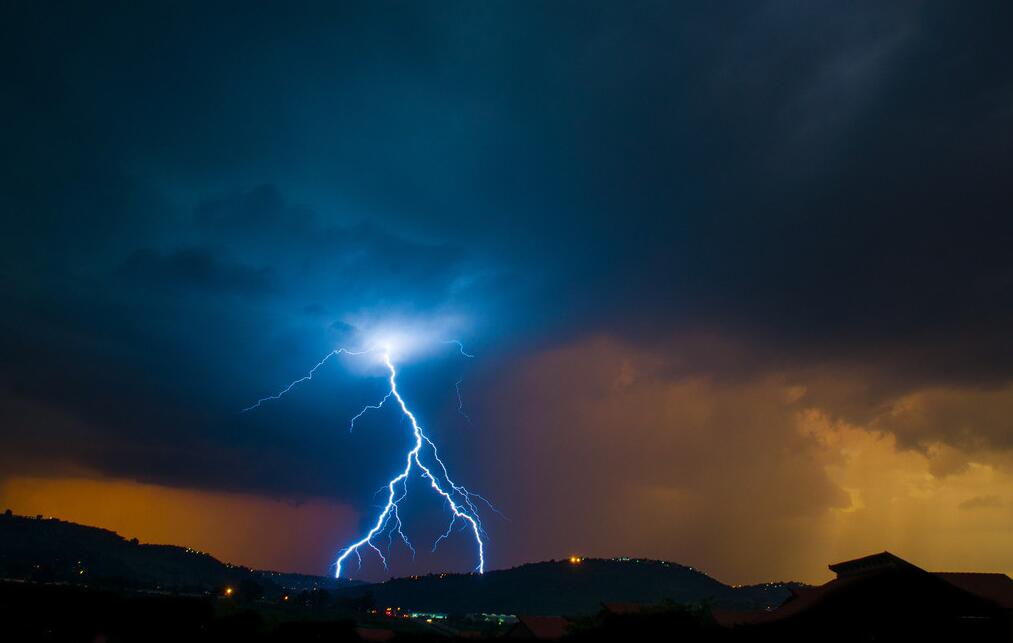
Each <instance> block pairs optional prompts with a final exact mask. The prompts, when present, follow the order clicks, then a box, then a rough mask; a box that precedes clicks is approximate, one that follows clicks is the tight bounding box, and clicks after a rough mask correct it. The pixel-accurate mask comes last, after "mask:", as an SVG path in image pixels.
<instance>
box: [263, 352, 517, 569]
mask: <svg viewBox="0 0 1013 643" xmlns="http://www.w3.org/2000/svg"><path fill="white" fill-rule="evenodd" d="M446 343H451V344H456V345H457V347H458V349H459V350H460V352H461V354H462V355H464V356H465V357H473V355H471V354H469V353H467V352H465V350H464V346H463V345H462V344H461V342H459V341H457V340H451V341H449V342H446ZM373 352H381V359H382V361H383V364H384V366H385V367H386V368H387V371H388V373H389V376H388V378H387V381H388V382H389V384H390V390H389V391H388V392H387V394H386V395H385V396H384V397H383V399H381V400H380V401H379V402H378V403H377V404H369V405H366V406H364V407H363V408H362V410H361V411H359V413H358V414H356V415H355V416H354V417H353V418H352V420H351V423H350V426H349V429H353V428H354V427H355V421H356V420H358V419H359V418H361V417H362V416H363V415H365V414H366V413H367V412H369V411H375V410H379V409H381V408H383V405H384V404H386V403H387V402H388V401H389V400H390V399H391V398H393V399H394V401H395V402H397V404H398V407H399V408H400V409H401V414H402V415H403V416H404V417H406V418H408V420H409V422H410V423H411V427H412V436H413V437H414V438H415V440H414V445H413V446H412V448H411V449H410V450H409V451H408V453H407V454H405V466H404V469H403V470H402V471H401V472H400V473H399V474H397V475H396V476H395V477H393V478H392V479H391V480H390V481H389V482H388V483H387V485H386V487H385V488H386V491H387V502H386V504H385V505H384V507H383V509H382V511H381V512H380V515H379V516H377V519H376V522H375V523H374V525H373V527H372V529H370V530H369V531H368V532H367V533H366V535H365V536H363V537H362V539H360V540H358V541H356V542H354V543H352V544H351V545H349V546H347V547H345V548H344V549H342V550H341V555H340V556H338V560H337V561H336V563H335V568H336V569H335V574H334V576H335V578H341V571H342V568H343V566H344V563H345V561H346V560H347V559H348V557H349V556H351V555H352V554H355V556H356V559H357V560H358V562H359V565H360V566H361V565H362V555H361V552H360V550H361V549H362V548H363V547H366V546H368V547H369V548H370V549H372V550H373V551H375V552H376V554H377V555H378V556H379V557H380V560H381V561H382V562H383V566H384V568H385V569H386V568H387V557H386V556H384V554H383V551H382V550H381V549H380V548H379V547H378V546H377V545H376V543H375V542H374V539H376V538H377V536H379V535H380V534H383V533H386V534H387V536H388V538H387V552H388V555H389V554H390V547H391V544H392V542H393V537H394V534H397V535H398V536H399V537H400V538H401V540H402V541H403V542H404V544H405V545H406V546H407V547H408V549H410V550H411V552H412V555H413V556H414V554H415V547H414V546H413V545H412V543H411V541H410V540H409V539H408V537H407V536H406V535H405V533H404V531H403V530H402V525H401V517H400V515H399V513H398V509H399V503H400V502H401V501H402V500H404V498H405V496H407V495H408V478H409V476H410V475H411V473H412V469H414V468H416V467H417V468H418V470H419V472H420V473H421V475H422V477H423V478H424V479H426V480H428V481H429V485H430V487H432V489H433V491H435V492H436V493H437V494H438V495H439V496H441V497H442V498H443V499H444V500H445V501H446V503H447V508H448V510H449V511H450V514H451V516H450V524H449V525H448V526H447V530H446V531H445V532H444V533H443V534H442V535H441V536H440V537H439V538H437V539H436V542H434V543H433V551H435V550H436V547H437V545H439V544H440V542H441V541H442V540H445V539H446V538H449V537H450V534H451V533H452V532H453V530H454V527H455V526H456V525H457V524H458V521H461V524H462V528H463V529H464V530H466V531H470V532H471V534H472V536H473V537H474V539H475V545H476V547H477V550H478V564H477V565H476V566H475V570H476V571H477V572H478V573H480V574H481V573H483V572H484V571H485V542H484V537H485V530H484V529H483V528H482V521H481V519H480V518H479V515H478V508H477V507H476V506H475V502H474V499H479V500H481V501H482V502H484V503H485V504H487V505H489V507H490V508H492V509H493V510H494V511H495V510H496V509H495V507H492V505H491V504H489V501H488V500H486V499H485V498H484V497H482V496H480V495H478V494H476V493H472V492H470V491H468V489H466V488H465V487H464V486H462V485H459V484H457V483H455V482H454V481H453V480H451V479H450V475H449V473H448V472H447V467H446V465H444V463H443V460H441V459H440V456H439V454H438V452H437V450H436V444H435V443H434V442H433V441H432V440H431V439H430V438H429V436H427V435H426V434H425V432H424V431H423V430H422V427H421V426H420V425H419V423H418V420H417V419H416V417H415V414H414V413H412V412H411V410H409V408H408V405H407V404H406V403H405V401H404V398H402V397H401V393H400V392H399V391H398V388H397V369H396V368H395V367H394V362H393V361H392V359H391V348H390V345H389V344H384V345H382V346H378V347H376V348H372V349H369V350H365V351H354V352H353V351H349V350H347V349H344V348H339V349H336V350H334V351H331V352H330V353H328V354H327V355H326V356H325V357H324V358H323V359H322V360H320V361H319V362H317V364H316V366H314V367H313V368H312V369H310V371H309V373H308V374H307V375H305V376H304V377H302V378H299V379H297V380H295V381H293V382H292V383H291V384H289V385H288V386H286V387H285V388H284V389H282V390H281V391H280V392H278V393H276V394H274V395H270V396H268V397H265V398H261V399H260V400H257V402H256V403H254V404H252V405H251V406H249V407H247V408H245V409H243V412H244V413H245V412H247V411H252V410H254V409H256V408H258V407H259V406H260V405H261V404H263V403H264V402H267V401H269V400H277V399H279V398H281V397H282V396H284V395H285V394H286V393H288V392H289V391H291V390H292V388H294V387H295V386H296V385H298V384H300V383H302V382H305V381H307V380H310V379H313V374H314V373H315V372H316V370H317V369H319V368H320V367H321V366H323V365H324V363H326V362H327V361H328V360H329V359H330V358H331V357H334V356H335V355H340V354H342V353H344V354H346V355H352V356H354V355H365V354H367V353H373ZM459 386H460V382H458V399H459V401H460V388H459ZM462 413H463V412H462ZM427 456H428V458H427ZM429 458H431V462H432V464H430V465H429V466H426V464H425V463H424V462H423V460H425V459H429ZM434 470H436V473H434ZM382 490H383V488H381V491H382ZM497 513H498V512H497Z"/></svg>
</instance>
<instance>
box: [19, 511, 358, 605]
mask: <svg viewBox="0 0 1013 643" xmlns="http://www.w3.org/2000/svg"><path fill="white" fill-rule="evenodd" d="M0 578H13V579H19V580H31V581H35V582H42V583H55V582H63V583H72V584H78V585H87V586H89V587H99V588H101V587H106V588H112V589H136V590H160V591H172V592H176V593H184V594H194V595H203V594H218V593H220V592H221V591H223V590H224V589H225V588H226V587H233V588H235V589H237V590H238V589H239V588H240V587H241V586H245V588H246V591H247V593H249V592H251V591H255V592H259V593H260V594H261V595H262V596H266V597H270V598H276V597H280V596H282V595H285V594H293V593H298V592H299V591H303V590H312V589H331V590H333V589H336V588H337V587H339V586H342V585H346V586H350V585H354V584H355V583H352V582H350V581H340V582H339V581H336V580H335V579H333V578H329V577H321V576H306V575H303V574H286V573H280V572H270V571H258V570H253V569H249V568H247V567H242V566H239V565H230V564H228V563H223V562H221V561H219V560H217V559H216V558H214V557H213V556H211V555H209V554H206V553H203V552H199V551H196V550H194V549H190V548H187V547H177V546H174V545H146V544H142V543H139V542H138V541H137V539H136V538H135V539H132V540H126V539H124V538H123V537H121V536H120V535H118V534H116V533H115V532H112V531H109V530H106V529H99V528H96V527H86V526H84V525H78V524H75V523H72V522H65V521H62V520H56V519H52V518H50V519H46V518H42V517H38V518H28V517H24V516H16V515H10V514H3V515H0ZM258 598H259V597H258Z"/></svg>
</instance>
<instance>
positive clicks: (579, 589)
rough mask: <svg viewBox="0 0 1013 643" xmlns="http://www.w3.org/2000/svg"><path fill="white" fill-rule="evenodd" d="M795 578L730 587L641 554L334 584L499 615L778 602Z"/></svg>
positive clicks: (395, 600) (411, 605) (387, 600)
mask: <svg viewBox="0 0 1013 643" xmlns="http://www.w3.org/2000/svg"><path fill="white" fill-rule="evenodd" d="M792 585H798V584H797V583H767V584H762V585H750V586H740V587H731V586H729V585H725V584H724V583H721V582H720V581H717V580H715V579H714V578H711V577H710V576H708V575H707V574H704V573H703V572H701V571H699V570H695V569H693V568H691V567H685V566H683V565H679V564H676V563H671V562H665V561H658V560H647V559H629V558H613V559H583V560H582V561H581V562H580V563H576V564H575V563H571V562H570V561H549V562H541V563H530V564H527V565H521V566H519V567H515V568H513V569H507V570H498V571H489V572H486V573H485V574H483V575H478V574H434V575H428V576H417V577H409V578H396V579H392V580H389V581H387V582H384V583H378V584H374V585H367V586H362V587H357V588H349V589H344V590H341V593H342V594H344V595H347V596H354V595H361V594H365V593H369V594H372V596H373V598H374V600H375V602H376V605H377V606H379V607H387V606H398V607H402V608H404V609H412V610H419V611H438V612H450V613H500V614H590V613H594V612H597V611H598V610H599V609H601V604H602V603H603V602H623V603H657V602H660V601H665V600H671V601H674V602H677V603H697V604H698V603H708V604H710V605H713V606H716V607H721V608H725V609H741V610H752V609H767V608H770V607H775V606H777V605H780V604H781V603H782V602H784V600H785V599H786V598H787V597H788V596H789V595H790V590H789V587H790V586H792Z"/></svg>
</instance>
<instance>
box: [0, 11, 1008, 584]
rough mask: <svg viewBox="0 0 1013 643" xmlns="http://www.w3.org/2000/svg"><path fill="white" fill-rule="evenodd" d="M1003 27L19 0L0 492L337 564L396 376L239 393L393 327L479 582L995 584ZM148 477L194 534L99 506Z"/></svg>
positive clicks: (964, 20)
mask: <svg viewBox="0 0 1013 643" xmlns="http://www.w3.org/2000/svg"><path fill="white" fill-rule="evenodd" d="M212 4H213V5H214V6H210V5H212ZM1011 43H1013V6H1011V5H1010V4H1009V3H1005V2H995V3H988V2H975V3H964V4H961V5H960V6H957V5H954V4H953V3H942V2H940V3H935V2H917V3H916V2H910V3H906V2H905V3H844V4H842V3H817V2H778V3H760V2H756V3H725V4H720V3H710V2H700V3H685V4H683V5H682V6H676V3H656V2H632V3H631V2H611V3H592V2H553V3H534V2H530V3H528V2H522V3H507V2H503V3H499V2H482V3H475V2H460V3H458V2H437V3H423V2H394V3H387V2H369V3H362V4H361V5H356V4H352V3H256V5H253V4H250V3H234V4H217V3H206V2H201V3H192V4H190V3H184V2H173V3H162V4H159V5H152V4H151V3H122V4H114V3H99V4H90V5H85V4H79V5H73V6H66V5H57V4H50V3H38V2H21V1H15V2H8V3H5V4H4V8H3V9H2V10H0V61H2V62H0V71H2V74H0V87H2V96H3V99H2V100H0V118H2V122H3V127H2V133H0V150H2V157H0V159H2V166H3V171H2V172H0V215H2V217H3V219H2V221H3V228H2V234H0V289H2V293H3V299H2V301H3V302H4V303H3V306H2V310H3V312H2V315H0V324H2V327H0V422H2V433H0V501H6V502H7V503H8V504H11V505H13V506H14V507H15V508H16V509H17V510H19V511H24V512H26V513H27V512H30V513H37V512H39V513H58V512H57V510H56V509H55V508H54V507H65V508H66V509H65V513H66V514H68V515H67V516H66V517H70V518H75V519H80V520H83V521H85V522H88V521H91V522H92V523H95V524H98V523H99V522H101V521H102V520H106V521H108V522H112V523H114V524H111V525H109V526H112V527H114V528H115V527H117V525H119V528H120V529H121V530H125V529H136V530H139V533H141V535H146V536H148V537H149V538H162V539H165V540H173V541H179V540H180V539H183V538H191V539H197V540H199V539H201V538H212V536H210V535H209V534H211V533H213V532H215V531H216V530H219V529H220V527H221V523H220V521H221V520H222V515H223V514H228V513H229V511H228V510H222V509H221V508H220V506H219V505H215V506H216V507H219V508H218V509H215V510H211V509H208V507H209V506H210V505H208V503H212V504H214V502H222V503H228V502H234V503H240V504H242V503H246V504H243V505H242V507H246V509H243V508H242V507H241V506H240V504H233V505H229V506H230V507H231V511H234V512H236V517H234V518H233V519H234V520H236V521H240V518H239V517H238V516H239V514H242V515H243V516H246V517H247V518H249V524H248V526H247V527H244V530H246V532H245V536H244V538H245V540H244V539H243V538H240V539H238V540H237V541H235V542H233V541H230V542H229V543H224V544H222V543H217V544H216V545H215V546H216V547H217V548H218V549H217V550H216V551H214V553H216V554H218V555H219V556H221V557H223V558H226V559H232V560H237V562H248V563H249V564H260V565H273V566H276V567H286V568H290V569H300V570H301V571H314V572H318V573H325V572H326V565H327V564H328V562H329V561H331V560H333V556H334V554H335V552H336V551H337V549H338V548H339V547H340V546H341V545H343V544H345V542H346V541H347V540H348V538H350V537H351V536H352V535H353V534H355V533H356V532H357V531H358V530H359V528H360V527H361V526H363V525H365V524H366V523H367V522H370V521H371V520H372V519H373V518H372V516H373V515H375V514H374V511H375V509H373V505H374V504H375V502H376V501H375V500H374V499H373V492H374V491H375V489H376V488H378V487H379V486H381V485H382V484H383V483H384V481H385V480H386V478H387V476H388V474H389V472H390V471H393V470H394V468H396V466H397V463H398V462H399V461H400V457H401V455H400V454H401V453H402V452H403V448H402V447H403V446H404V445H406V444H407V443H408V439H409V436H408V434H407V433H406V431H405V426H404V425H403V424H402V423H399V422H398V419H397V415H396V414H393V413H391V414H384V413H380V414H377V415H376V416H373V417H371V418H369V419H368V420H367V421H365V422H364V423H363V424H362V425H361V427H360V429H358V430H357V431H356V432H355V433H354V434H349V433H348V431H347V428H346V427H347V418H349V417H350V416H351V415H353V414H354V413H355V412H356V411H357V410H358V408H360V407H361V406H362V405H363V404H366V403H372V402H375V401H376V400H377V399H378V397H379V396H382V394H383V392H384V388H383V387H384V381H383V380H382V378H381V376H382V372H378V371H377V370H376V369H375V368H372V369H371V368H370V367H369V366H368V365H363V364H356V363H355V361H354V360H349V359H346V360H345V361H344V362H334V363H333V364H329V365H328V367H327V368H325V369H323V371H322V372H321V373H320V376H319V377H318V378H315V379H314V381H313V382H311V383H307V384H306V385H304V386H301V387H299V388H298V389H297V390H295V391H294V392H293V393H292V394H291V395H290V396H289V397H286V398H285V399H284V400H282V401H280V402H277V403H274V404H272V405H269V406H267V407H265V408H263V409H261V410H259V411H258V412H257V413H255V414H241V413H239V409H241V408H243V407H245V406H247V405H248V404H249V403H250V402H252V401H254V400H256V399H257V398H259V397H262V396H263V395H267V394H270V393H272V392H274V391H277V390H278V389H279V388H281V387H282V386H284V385H285V384H286V383H287V382H289V381H291V380H293V379H295V378H297V377H300V376H301V375H303V374H305V372H306V371H307V370H308V369H309V368H310V367H311V366H312V365H313V364H315V363H316V362H317V361H318V360H319V359H320V358H321V357H322V356H323V355H324V354H326V353H327V352H328V351H330V350H332V349H333V348H334V347H336V346H339V345H350V346H353V347H355V346H361V345H362V344H363V343H364V342H368V341H370V338H372V337H373V336H375V335H376V334H377V333H378V332H380V333H387V332H395V333H399V334H403V335H407V336H411V337H414V338H417V339H418V340H419V342H420V343H421V342H423V340H424V341H425V343H426V346H425V347H424V349H422V350H419V351H415V352H414V353H413V354H412V355H411V356H406V359H405V362H404V363H402V364H401V365H402V367H403V368H402V381H403V387H404V393H405V395H406V397H407V398H408V400H409V402H410V403H411V404H412V405H413V407H414V408H415V409H416V410H417V411H418V412H419V415H420V419H421V420H422V421H423V424H424V425H425V426H426V427H427V428H428V429H429V431H430V433H431V434H432V435H433V436H434V438H436V439H438V440H439V442H440V444H441V453H443V454H444V455H445V457H446V459H447V461H448V464H449V465H450V466H451V469H452V470H453V472H454V474H455V477H456V478H457V479H459V480H460V481H462V482H466V483H467V484H468V485H469V486H471V487H474V488H476V489H478V490H481V491H482V492H483V493H484V494H485V495H487V496H488V497H490V498H491V499H493V500H494V501H495V502H496V503H497V505H498V506H500V508H501V509H502V510H503V512H504V513H505V514H506V515H507V516H508V518H509V520H503V519H500V518H498V517H496V516H495V515H494V514H493V515H490V516H487V518H486V520H487V527H488V529H489V532H490V544H489V550H490V555H489V558H490V566H491V567H503V566H510V565H514V564H518V563H520V562H524V561H527V560H539V559H545V558H551V557H561V556H564V555H569V554H570V553H582V554H590V555H649V556H655V557H663V558H669V559H674V560H678V561H680V562H684V563H686V564H691V565H695V566H698V567H702V568H704V569H706V570H708V571H711V572H712V573H714V574H716V575H718V576H719V577H720V578H722V579H725V580H729V581H743V580H747V581H748V580H760V579H770V578H774V577H779V578H787V577H794V578H801V579H814V578H818V577H819V576H820V574H823V573H824V570H825V567H824V565H825V564H826V563H829V562H832V560H833V559H835V558H836V557H843V556H847V555H851V554H864V553H869V551H879V550H882V549H886V548H889V549H891V550H897V551H898V553H901V554H904V553H907V554H909V555H912V556H914V557H915V560H916V562H924V563H926V564H935V565H937V566H949V567H952V568H957V567H960V568H978V567H980V568H985V569H990V570H992V569H995V570H1007V571H1008V570H1013V552H1010V551H1009V548H1008V547H1004V546H1003V545H1002V543H1003V542H1006V543H1008V537H1009V534H1010V533H1011V530H1013V452H1011V449H1013V421H1011V420H1010V419H1009V418H1010V416H1011V415H1010V414H1011V413H1013V342H1011V335H1010V330H1009V329H1010V328H1011V327H1013V252H1011V250H1010V249H1011V247H1013V217H1011V212H1013V189H1011V187H1010V186H1011V181H1010V176H1011V175H1013V75H1011V74H1010V71H1009V69H1010V60H1013V44H1011ZM446 338H454V339H460V340H462V341H463V342H465V344H466V346H467V347H468V349H469V350H470V351H471V352H473V353H475V354H476V356H477V357H476V358H475V359H473V360H467V359H465V358H463V357H461V356H460V355H459V354H457V353H455V349H454V347H453V346H451V345H446V344H441V343H440V341H439V340H440V339H446ZM458 379H462V384H461V390H462V393H463V401H464V405H465V410H466V411H467V413H468V416H469V417H470V418H471V422H468V421H467V420H465V418H463V417H462V416H461V415H460V414H459V413H458V408H457V406H458V399H457V396H456V393H455V390H454V389H455V382H457V381H458ZM95 485H98V487H95ZM103 485H105V486H104V487H103ZM85 489H87V490H88V492H87V493H84V490H85ZM95 489H99V491H95ZM103 489H104V490H103ZM138 489H143V490H147V491H145V493H150V494H153V495H152V496H151V497H152V498H155V500H153V501H152V503H151V504H150V505H148V509H147V511H156V510H155V509H153V508H152V507H153V506H157V505H158V503H160V502H164V503H169V504H171V503H178V504H179V506H180V507H182V508H181V509H180V511H182V512H184V513H187V514H188V516H189V517H188V518H187V520H188V521H189V523H192V524H190V525H189V527H188V529H190V530H189V531H181V530H179V529H177V530H175V531H173V528H172V526H171V525H169V526H166V527H165V528H164V529H162V530H161V531H159V530H157V529H154V528H153V527H151V526H152V525H153V524H154V522H156V519H155V518H154V517H151V516H149V517H146V518H140V519H138V518H136V517H135V518H133V519H134V520H135V522H129V520H130V519H131V518H130V516H126V515H125V514H126V513H130V512H129V511H127V510H126V509H124V510H123V511H122V512H120V513H116V512H113V513H111V514H110V513H102V512H101V511H100V509H99V505H102V504H103V503H105V504H113V505H115V504H117V502H118V500H117V498H119V499H120V501H122V502H123V503H124V504H123V505H122V506H123V507H127V506H128V505H127V504H126V500H125V499H124V498H125V497H126V496H123V495H122V494H126V493H128V491H129V492H130V493H133V492H137V490H138ZM75 490H77V491H76V492H77V495H75ZM423 492H424V489H422V488H420V489H419V490H417V491H415V492H413V498H414V497H416V496H418V497H419V502H418V506H417V507H416V505H412V506H413V508H414V509H413V511H417V513H418V516H417V518H416V522H415V523H414V524H415V525H417V528H418V533H419V538H420V539H421V540H422V541H426V540H427V539H428V538H429V537H430V532H433V531H434V530H437V531H436V532H435V533H438V529H439V527H440V525H439V523H438V520H439V519H440V515H439V511H438V507H436V506H435V505H434V506H433V507H428V506H427V505H426V502H429V501H427V500H425V499H424V498H425V497H426V496H425V494H424V493H423ZM118 493H119V494H121V495H119V496H117V494H118ZM181 493H182V494H188V495H187V496H186V498H184V499H182V500H181V499H180V498H181V497H180V496H178V495H177V496H174V495H172V494H181ZM103 494H108V495H107V496H103ZM102 497H104V498H105V500H102V499H100V498H102ZM209 499H210V500H209ZM229 499H231V500H229ZM61 503H62V504H61ZM188 503H190V504H188ZM202 503H203V504H202ZM257 503H261V504H260V505H257ZM263 503H268V504H263ZM271 503H276V504H271ZM145 504H146V503H143V502H141V503H140V504H139V505H137V506H134V505H130V506H133V507H134V509H132V510H131V511H144V509H143V507H144V506H145ZM253 505H256V506H257V507H259V509H257V510H256V511H254V510H252V509H249V506H253ZM167 506H168V505H167ZM274 506H277V507H281V508H282V509H279V510H278V511H279V512H282V513H284V512H290V513H292V515H289V514H287V513H286V514H285V516H286V517H284V518H283V517H281V515H280V514H278V513H274V514H272V512H271V511H270V510H268V509H265V508H264V507H274ZM187 507H190V510H189V512H187V511H186V508H187ZM321 507H323V508H321ZM300 508H301V509H300ZM313 508H316V509H314V512H315V513H314V515H313V516H311V517H308V513H309V509H313ZM103 511H104V510H103ZM257 511H260V512H262V513H257ZM243 512H245V513H243ZM251 512H252V513H251ZM328 512H331V513H328ZM209 514H215V515H209ZM254 514H256V515H257V516H260V518H250V516H253V515H254ZM321 516H323V518H321ZM216 520H218V521H219V522H215V521H216ZM258 520H259V522H258ZM117 521H120V522H117ZM123 521H127V522H123ZM328 521H330V522H328ZM267 523H270V526H268V525H267ZM318 523H327V526H325V527H320V525H319V524H318ZM279 524H280V525H282V527H279ZM195 525H196V526H195ZM198 527H200V528H198ZM145 528H150V529H149V531H147V532H145V531H144V529H145ZM191 528H192V529H191ZM202 529H203V531H202ZM311 529H312V530H313V532H314V533H309V531H310V530H311ZM320 529H325V530H330V531H329V532H328V538H330V537H331V536H333V541H331V540H326V541H325V542H321V537H320ZM278 530H285V531H287V532H291V533H287V534H286V535H285V538H287V539H288V540H285V542H286V543H288V544H287V545H286V548H282V547H281V546H280V545H278V546H274V547H273V546H272V543H275V542H281V541H279V540H277V539H279V538H282V536H280V535H279V534H278V533H276V532H277V531H278ZM293 533H294V534H295V535H294V536H293V535H292V534H293ZM929 534H934V535H929ZM743 542H749V543H750V544H751V545H752V549H751V550H750V551H749V552H745V551H743ZM183 544H195V543H183ZM196 544H199V543H196ZM251 548H252V549H251ZM253 549H256V553H250V551H252V550H253ZM427 549H428V548H426V547H423V548H422V550H423V553H424V552H425V550H427ZM441 551H442V552H443V553H442V554H440V553H438V554H436V555H430V554H428V553H424V555H420V557H419V559H418V560H417V561H416V562H414V563H412V562H411V561H410V560H401V559H400V558H399V559H398V561H397V566H396V568H395V569H394V570H393V571H394V572H397V573H408V572H409V571H413V570H428V569H441V568H443V567H444V566H449V567H450V568H452V569H468V568H469V567H470V555H471V552H470V549H469V547H468V543H467V541H466V540H463V539H462V540H460V541H454V542H451V543H449V544H448V546H447V548H446V549H444V550H441ZM244 556H245V557H246V559H243V557H244ZM370 565H372V563H370ZM370 565H367V568H366V569H364V571H363V574H364V575H365V576H370V575H371V574H372V575H373V576H377V575H382V574H383V572H382V570H378V569H376V568H375V565H373V566H370Z"/></svg>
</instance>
